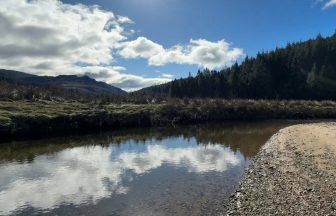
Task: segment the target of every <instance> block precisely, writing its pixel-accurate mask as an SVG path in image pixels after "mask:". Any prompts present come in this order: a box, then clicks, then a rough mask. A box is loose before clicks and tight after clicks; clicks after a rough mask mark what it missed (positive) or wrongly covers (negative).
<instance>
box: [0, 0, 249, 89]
mask: <svg viewBox="0 0 336 216" xmlns="http://www.w3.org/2000/svg"><path fill="white" fill-rule="evenodd" d="M0 4H1V7H0V35H1V40H0V65H1V68H5V69H12V70H19V71H24V72H28V73H33V74H37V75H50V76H56V75H60V74H71V75H83V74H86V75H89V76H91V77H93V78H96V79H98V80H99V81H104V82H107V83H109V84H112V85H115V86H118V87H121V88H123V89H125V90H128V91H132V90H137V89H140V88H143V87H147V86H150V85H155V84H161V83H164V82H168V81H170V80H171V78H172V76H171V75H168V74H162V75H156V77H155V76H153V77H150V78H148V77H143V76H139V75H133V74H131V73H130V72H128V73H127V70H125V69H124V68H122V67H120V66H117V60H116V58H115V57H116V54H118V57H120V56H121V57H124V58H128V59H134V58H143V59H147V60H148V63H149V65H152V66H163V65H166V64H171V63H174V64H194V65H198V66H200V67H208V68H211V69H212V68H219V67H223V66H228V65H230V64H232V63H233V62H234V61H236V60H237V58H239V57H240V56H242V55H243V51H242V50H241V49H239V48H233V47H232V46H231V44H229V43H227V42H226V41H225V40H220V41H217V42H210V41H207V40H205V39H198V40H190V44H188V45H185V46H182V45H176V46H173V47H171V48H168V49H167V48H164V47H163V46H162V45H160V44H158V43H155V42H153V41H151V40H149V39H147V38H145V37H138V38H137V39H136V40H133V41H129V39H128V37H129V36H130V35H132V34H134V32H135V31H134V30H133V29H129V27H128V26H129V24H133V23H134V22H133V21H132V20H131V19H129V18H128V17H125V16H119V15H116V14H114V13H113V12H111V11H106V10H103V9H101V8H100V7H99V6H88V5H83V4H67V3H63V2H62V1H60V0H1V3H0Z"/></svg>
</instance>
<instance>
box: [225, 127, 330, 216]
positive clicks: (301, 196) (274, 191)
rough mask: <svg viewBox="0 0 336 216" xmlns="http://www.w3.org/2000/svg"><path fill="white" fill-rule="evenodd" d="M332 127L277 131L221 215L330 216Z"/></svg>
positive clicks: (247, 172) (291, 128)
mask: <svg viewBox="0 0 336 216" xmlns="http://www.w3.org/2000/svg"><path fill="white" fill-rule="evenodd" d="M335 194H336V122H334V123H333V122H329V123H315V124H301V125H296V126H291V127H288V128H285V129H282V130H280V131H279V132H278V133H277V134H275V135H274V136H273V137H272V138H271V139H270V140H269V141H268V142H267V144H266V145H265V146H264V147H263V148H262V150H261V151H260V152H259V154H258V155H257V156H256V158H255V159H254V162H253V163H252V165H251V166H250V168H249V169H248V170H247V171H246V174H245V177H244V179H243V180H242V182H241V184H240V186H239V188H238V190H237V192H236V193H235V194H234V195H233V196H232V197H231V201H230V204H229V207H228V211H227V215H335V214H336V200H335Z"/></svg>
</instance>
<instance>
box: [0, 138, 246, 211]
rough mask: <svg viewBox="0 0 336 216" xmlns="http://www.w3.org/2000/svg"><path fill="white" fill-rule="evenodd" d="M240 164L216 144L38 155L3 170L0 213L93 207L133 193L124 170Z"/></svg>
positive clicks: (207, 169) (82, 149)
mask: <svg viewBox="0 0 336 216" xmlns="http://www.w3.org/2000/svg"><path fill="white" fill-rule="evenodd" d="M111 155H114V157H113V158H112V157H111ZM242 160H243V158H242V157H241V156H239V155H238V154H235V153H234V152H233V151H232V150H231V149H229V148H224V147H223V146H221V145H209V146H207V147H206V148H205V147H204V146H197V147H177V148H168V147H165V146H162V145H148V146H147V147H146V149H144V150H143V151H142V152H138V153H135V152H132V151H130V152H129V151H120V150H119V149H118V147H111V146H110V147H109V148H106V147H102V146H92V147H78V148H73V149H66V150H63V151H61V152H58V153H55V154H53V155H45V156H38V157H36V158H35V159H34V161H33V162H31V163H23V164H22V163H11V164H7V165H6V166H2V167H1V169H0V182H1V186H2V187H1V188H0V214H5V215H7V214H12V213H15V211H16V210H19V209H21V208H24V207H28V206H31V207H34V208H39V209H42V210H46V209H54V208H57V207H58V206H59V205H62V204H73V205H80V204H84V203H88V202H93V203H96V202H97V201H99V200H100V199H103V198H108V197H110V196H111V195H113V194H125V193H127V192H128V191H129V190H131V189H132V188H129V187H127V186H125V185H130V184H129V183H130V182H131V181H132V178H131V177H127V175H126V173H127V172H129V171H132V172H133V173H135V174H138V175H141V174H145V173H149V172H151V171H152V170H153V169H156V168H159V167H161V166H162V165H164V164H165V163H168V164H175V165H177V166H178V167H186V168H187V169H188V171H189V172H195V173H206V172H213V171H215V172H224V171H226V170H227V169H228V168H229V167H231V166H237V165H240V164H241V162H242ZM32 176H33V177H32Z"/></svg>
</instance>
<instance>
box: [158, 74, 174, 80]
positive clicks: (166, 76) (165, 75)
mask: <svg viewBox="0 0 336 216" xmlns="http://www.w3.org/2000/svg"><path fill="white" fill-rule="evenodd" d="M161 77H164V78H169V79H172V78H173V77H174V75H173V74H167V73H163V74H161Z"/></svg>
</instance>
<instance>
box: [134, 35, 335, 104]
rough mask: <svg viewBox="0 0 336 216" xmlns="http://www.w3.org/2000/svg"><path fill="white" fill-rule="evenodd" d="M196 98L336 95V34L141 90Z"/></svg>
mask: <svg viewBox="0 0 336 216" xmlns="http://www.w3.org/2000/svg"><path fill="white" fill-rule="evenodd" d="M135 94H136V95H143V96H145V95H153V96H169V97H178V98H183V97H190V98H226V99H236V98H240V99H314V100H323V99H331V100H335V99H336V33H335V34H334V35H332V36H330V37H325V38H324V37H322V36H321V35H318V36H317V37H316V38H315V39H311V40H308V41H305V42H297V43H291V44H288V45H287V46H286V47H285V48H276V49H275V50H274V51H269V52H261V53H258V54H257V56H256V57H253V58H250V57H246V58H245V60H244V61H243V62H242V63H241V64H238V63H236V64H234V65H233V66H232V67H230V68H227V69H223V70H221V71H215V70H212V71H210V70H208V69H205V70H203V71H198V73H197V75H196V77H191V76H189V77H188V78H184V79H178V80H174V81H172V82H170V83H167V84H163V85H158V86H153V87H149V88H146V89H143V90H140V91H138V92H136V93H135Z"/></svg>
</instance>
